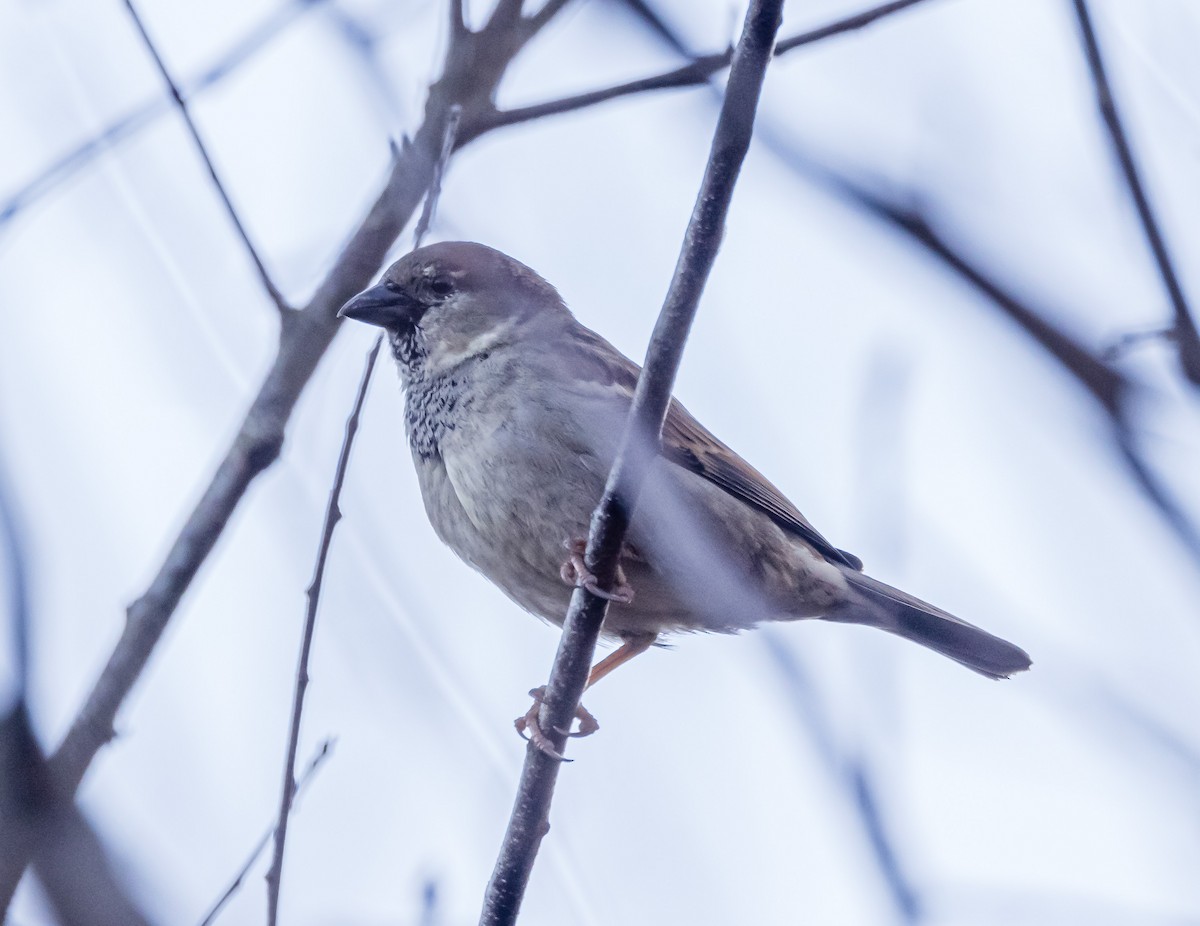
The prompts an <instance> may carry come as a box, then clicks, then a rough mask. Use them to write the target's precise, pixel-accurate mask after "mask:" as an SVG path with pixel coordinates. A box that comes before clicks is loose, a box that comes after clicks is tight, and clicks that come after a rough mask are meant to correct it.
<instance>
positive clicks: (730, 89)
mask: <svg viewBox="0 0 1200 926" xmlns="http://www.w3.org/2000/svg"><path fill="white" fill-rule="evenodd" d="M782 9H783V0H754V2H752V3H751V5H750V9H749V10H748V11H747V13H746V21H745V25H744V27H743V30H742V37H741V39H740V40H739V42H738V46H737V49H736V51H735V53H734V56H733V65H732V68H731V71H730V75H729V83H728V85H727V87H726V91H725V100H724V102H723V104H722V106H721V115H720V118H719V119H718V121H717V127H716V131H715V133H714V137H713V143H712V149H711V151H710V152H709V157H708V164H707V166H706V168H705V172H704V179H703V181H702V183H701V187H700V193H699V196H698V197H697V199H696V205H695V207H694V208H693V211H692V216H691V220H690V221H689V223H688V229H687V232H686V235H685V237H684V244H683V248H682V250H681V252H680V255H679V261H678V263H677V264H676V266H675V273H674V276H673V277H672V280H671V286H670V289H669V290H668V292H667V297H666V300H665V302H664V304H663V308H662V312H661V313H660V314H659V317H658V322H657V324H656V325H655V327H654V334H653V335H652V337H651V339H650V346H649V348H648V349H647V351H646V362H645V366H644V367H643V369H642V374H641V376H640V377H639V378H638V384H637V390H636V391H635V393H634V398H633V404H632V407H631V408H630V412H629V418H628V421H627V423H626V426H625V432H624V434H623V435H622V438H621V445H620V448H619V450H618V452H617V457H616V460H615V462H614V464H613V468H612V471H611V472H610V473H609V477H608V482H607V484H606V485H605V489H604V495H603V497H602V498H601V500H600V503H599V505H597V507H596V510H595V512H594V513H593V515H592V521H591V526H590V529H589V532H588V543H587V551H586V553H585V554H584V559H585V563H586V565H587V568H588V570H589V571H591V572H592V573H593V574H594V575H595V576H596V579H597V581H598V582H599V584H600V585H601V587H609V586H611V585H612V583H613V580H614V578H615V576H616V570H617V560H618V557H619V553H620V548H621V543H622V540H623V539H624V536H625V531H626V529H627V527H628V525H629V518H630V515H631V513H632V511H633V508H634V506H635V505H636V504H637V498H638V494H639V492H640V490H641V486H642V482H643V480H644V478H645V475H646V470H647V467H648V464H649V462H650V459H651V455H652V454H653V453H654V452H655V450H656V448H657V447H658V445H659V442H660V433H661V430H662V424H663V419H664V418H665V416H666V412H667V406H668V403H669V402H670V399H671V386H672V383H673V382H674V379H675V374H676V372H677V371H678V369H679V363H680V359H681V357H682V355H683V345H684V342H685V340H686V339H687V334H688V331H689V329H690V327H691V323H692V319H693V318H694V317H695V314H696V309H697V306H698V305H699V301H700V296H701V294H702V293H703V291H704V285H705V283H706V282H707V280H708V275H709V272H710V271H711V269H712V266H713V263H714V261H715V260H716V255H717V249H718V247H719V246H720V242H721V236H722V234H723V232H724V227H725V216H726V213H727V212H728V209H729V204H730V201H731V199H732V196H733V189H734V185H735V183H736V182H737V176H738V173H739V172H740V170H741V166H742V161H743V160H744V158H745V155H746V151H747V150H748V148H749V146H750V137H751V134H752V132H753V128H754V114H755V110H756V109H757V106H758V99H759V95H760V93H761V90H762V84H763V79H764V77H765V75H766V69H767V64H768V63H769V62H770V60H771V56H772V50H773V48H774V45H775V36H776V33H777V32H778V30H779V24H780V21H781V19H782ZM606 610H607V602H606V601H605V600H604V599H603V598H600V597H599V596H596V595H593V594H591V593H590V592H588V591H587V590H586V589H582V588H577V589H576V590H575V591H574V592H573V593H572V595H571V606H570V609H569V610H568V612H567V616H566V620H565V622H564V625H563V633H562V638H561V640H560V642H559V646H558V652H557V653H556V654H555V657H554V666H553V668H552V669H551V672H550V680H549V682H548V683H547V686H546V694H545V698H544V700H543V702H542V707H541V713H540V717H539V723H540V726H541V728H542V730H543V731H545V732H546V733H547V735H548V737H549V739H550V740H551V742H552V743H553V745H554V748H555V749H556V750H557V752H559V753H560V754H561V753H562V751H563V749H564V747H565V744H566V736H565V735H564V734H563V733H561V732H560V731H562V730H567V729H569V728H570V723H571V719H572V717H573V716H574V714H575V711H576V708H577V707H578V705H579V699H580V697H581V696H582V694H583V688H584V684H585V683H586V680H587V675H588V668H589V666H590V664H591V661H592V655H593V653H594V651H595V647H596V640H597V638H598V637H599V635H600V626H601V624H602V622H603V620H604V615H605V612H606ZM559 767H560V764H559V762H558V760H557V759H555V758H552V757H551V756H549V755H547V754H546V753H545V752H544V751H542V750H541V749H539V748H537V747H536V746H534V745H533V744H532V743H531V744H530V746H529V747H528V749H527V750H526V753H525V766H524V769H523V770H522V773H521V781H520V784H519V786H518V790H517V798H516V803H515V805H514V807H513V812H512V816H511V818H510V819H509V823H508V830H507V832H506V833H505V836H504V842H503V844H502V846H501V848H500V854H499V857H498V858H497V860H496V867H495V869H494V870H493V872H492V877H491V880H490V882H489V883H488V888H487V893H486V895H485V897H484V905H483V911H482V914H481V916H480V924H481V926H501V924H511V923H514V922H515V921H516V917H517V912H518V910H519V908H520V905H521V900H522V898H523V896H524V893H525V886H526V884H527V883H528V881H529V874H530V872H531V871H532V870H533V862H534V859H535V857H536V855H537V850H538V847H539V845H540V844H541V840H542V838H543V836H545V834H546V832H547V830H548V828H549V815H550V801H551V799H552V797H553V794H554V783H555V781H556V779H557V777H558V769H559Z"/></svg>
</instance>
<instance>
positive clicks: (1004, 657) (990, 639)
mask: <svg viewBox="0 0 1200 926" xmlns="http://www.w3.org/2000/svg"><path fill="white" fill-rule="evenodd" d="M844 575H845V576H846V580H847V581H848V582H849V583H850V587H851V588H852V589H854V591H855V592H856V593H857V594H856V595H855V596H854V598H855V600H853V601H852V602H850V603H848V604H846V605H844V606H843V607H842V608H840V609H839V610H837V611H834V612H831V613H829V614H828V615H826V618H827V619H828V620H835V621H845V622H847V623H852V624H866V625H867V626H870V627H878V628H880V629H881V630H886V631H887V632H888V633H894V634H896V636H898V637H904V639H906V640H912V641H913V642H914V643H919V644H921V645H922V646H924V647H927V648H928V649H931V650H933V651H934V652H935V653H941V654H942V655H943V656H948V657H949V658H951V659H953V660H954V661H955V662H957V663H960V664H961V665H964V666H966V667H967V668H968V669H974V670H975V671H976V672H978V673H979V674H980V675H986V676H987V677H988V678H1008V677H1009V676H1010V675H1012V674H1013V673H1014V672H1023V671H1025V670H1026V669H1028V668H1029V667H1030V665H1031V664H1032V663H1031V661H1030V659H1029V654H1028V653H1026V652H1025V651H1024V650H1023V649H1021V648H1020V647H1019V646H1015V645H1013V644H1012V643H1009V642H1008V641H1007V640H1002V639H1000V638H999V637H996V636H993V635H992V634H990V633H988V632H987V631H986V630H980V629H979V628H978V627H975V626H973V625H972V624H968V623H967V622H966V621H963V620H959V619H958V618H957V617H955V616H954V615H953V614H948V613H947V612H945V611H943V610H941V609H940V608H935V607H934V606H933V605H931V604H927V603H926V602H924V601H921V600H920V599H919V598H914V597H913V596H912V595H908V594H906V593H904V592H902V591H900V590H899V589H897V588H892V587H891V586H890V585H885V584H884V583H882V582H880V581H878V580H876V579H872V578H871V577H870V576H866V575H863V574H862V573H861V572H849V571H847V572H845V573H844Z"/></svg>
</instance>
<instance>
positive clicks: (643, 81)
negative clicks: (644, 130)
mask: <svg viewBox="0 0 1200 926" xmlns="http://www.w3.org/2000/svg"><path fill="white" fill-rule="evenodd" d="M921 2H923V0H893V2H891V3H884V4H882V5H880V6H877V7H873V8H872V9H870V10H866V11H865V12H862V13H857V14H855V15H854V16H848V17H846V18H844V19H839V20H836V21H834V22H832V23H829V24H828V25H825V26H821V27H820V28H818V29H812V30H809V31H808V32H802V33H800V34H798V35H794V36H792V37H791V38H788V39H784V40H783V41H781V42H780V43H779V44H778V45H776V46H775V52H774V53H775V54H776V55H782V54H784V53H785V52H789V51H792V50H793V49H795V48H801V47H803V46H805V45H810V44H812V43H813V42H819V41H821V40H822V39H827V38H830V37H832V36H835V35H841V34H843V33H846V32H853V31H854V30H856V29H862V28H863V27H865V26H869V25H870V24H871V23H873V22H875V21H876V20H878V19H882V18H883V17H885V16H889V15H891V14H892V13H899V12H900V11H901V10H904V9H907V8H908V7H910V6H915V5H916V4H918V3H921ZM550 5H551V4H547V6H550ZM654 21H655V22H657V23H658V26H659V28H660V29H662V28H663V27H662V24H661V22H660V21H658V20H657V19H656V20H654ZM660 34H663V33H661V32H660ZM665 34H667V35H669V34H670V33H669V32H667V33H665ZM675 47H676V48H677V49H679V48H681V46H680V45H678V44H676V46H675ZM732 60H733V49H728V50H726V51H723V52H718V53H716V54H712V55H703V56H701V57H698V58H694V59H693V60H692V61H690V62H689V63H688V64H685V65H683V66H682V67H678V68H675V69H674V70H671V71H667V72H665V73H663V74H656V75H654V76H652V77H642V78H639V79H638V80H631V81H628V82H626V83H623V84H616V85H615V86H612V87H605V88H603V89H601V90H591V91H588V92H587V93H580V94H576V95H574V96H568V97H563V98H561V99H558V100H550V101H548V102H546V103H536V104H534V105H532V106H522V107H518V108H517V109H506V110H493V111H492V112H490V113H488V114H486V115H485V116H483V117H482V118H481V119H479V120H477V121H476V122H474V123H473V124H472V131H471V132H469V133H468V132H464V133H463V136H462V139H461V142H460V144H464V145H465V144H466V143H467V142H468V141H471V140H472V139H474V138H475V137H476V136H477V135H478V134H481V133H483V132H486V131H490V130H491V129H498V128H502V127H504V126H510V125H519V124H520V123H522V122H529V121H530V120H532V119H541V118H543V117H545V116H557V115H561V114H563V113H569V112H575V111H576V110H580V109H586V108H587V107H589V106H595V105H597V104H598V103H606V102H608V101H609V100H615V99H619V98H620V97H623V96H631V95H632V94H635V93H647V92H650V91H654V90H665V89H668V88H671V87H699V86H703V85H705V84H707V83H708V81H709V78H711V77H712V76H713V75H714V74H716V73H718V72H720V71H723V70H725V68H727V67H729V64H730V62H731V61H732Z"/></svg>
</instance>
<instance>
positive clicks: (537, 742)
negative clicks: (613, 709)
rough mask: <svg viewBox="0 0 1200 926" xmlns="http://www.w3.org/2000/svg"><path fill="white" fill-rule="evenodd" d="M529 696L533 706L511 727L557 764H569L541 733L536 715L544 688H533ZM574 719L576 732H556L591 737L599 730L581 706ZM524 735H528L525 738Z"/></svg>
mask: <svg viewBox="0 0 1200 926" xmlns="http://www.w3.org/2000/svg"><path fill="white" fill-rule="evenodd" d="M529 696H530V697H531V698H533V705H532V706H531V707H530V708H529V710H528V711H526V712H525V713H524V714H523V715H522V716H520V717H518V718H517V719H516V720H514V721H513V726H514V727H516V728H517V733H519V734H520V735H521V738H522V739H525V740H528V741H529V742H531V743H533V745H534V746H536V747H537V748H538V749H540V750H541V751H542V752H544V753H545V754H546V755H548V756H549V757H550V758H551V759H557V760H558V761H559V762H570V761H571V760H570V759H568V758H567V757H566V756H564V755H563V754H562V753H561V752H559V751H558V750H557V749H555V748H554V744H553V743H552V742H550V739H549V738H548V737H547V736H546V734H545V733H543V732H542V725H541V722H540V721H539V720H538V713H539V711H540V710H541V707H542V702H543V701H544V700H545V699H546V686H545V685H542V686H541V687H539V688H534V689H533V690H532V691H530V692H529ZM575 719H576V720H578V721H579V729H578V730H574V731H572V730H559V731H558V732H559V733H561V734H562V735H563V736H591V735H592V734H593V733H595V732H596V731H597V730H599V729H600V724H599V723H597V722H596V718H595V717H593V716H592V714H591V712H590V711H588V709H587V708H586V707H584V706H583V705H582V704H580V705H579V706H578V707H577V708H575ZM526 733H528V734H529V735H528V736H526V735H525V734H526Z"/></svg>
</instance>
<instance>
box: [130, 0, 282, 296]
mask: <svg viewBox="0 0 1200 926" xmlns="http://www.w3.org/2000/svg"><path fill="white" fill-rule="evenodd" d="M125 8H126V9H127V10H129V15H130V17H131V18H132V19H133V24H134V25H135V26H136V27H137V31H138V34H139V35H140V36H141V37H142V42H143V44H145V46H146V50H147V51H148V52H150V57H151V58H153V59H154V64H155V66H156V67H157V68H158V73H159V74H161V75H162V79H163V82H164V83H165V84H166V85H167V90H168V91H169V92H170V94H171V99H173V100H174V101H175V106H176V108H177V109H178V110H179V115H180V116H182V117H183V122H184V125H186V126H187V130H188V134H190V135H191V136H192V141H193V142H194V143H195V145H196V150H197V151H198V152H199V153H200V159H201V160H202V161H204V166H205V167H206V168H207V169H208V175H209V177H211V178H212V182H213V186H215V187H216V189H217V194H218V195H219V196H220V197H221V202H223V203H224V204H225V211H226V212H228V213H229V219H230V221H231V222H232V223H233V227H234V229H235V230H236V231H237V233H238V237H239V238H241V239H242V244H244V245H245V246H246V252H247V253H248V254H249V255H250V259H251V260H252V261H253V262H254V268H255V270H257V271H258V277H259V280H260V281H261V282H262V285H263V288H264V289H265V290H266V291H267V295H268V296H270V297H271V301H272V302H274V303H275V308H277V309H278V310H279V311H280V313H285V312H289V311H291V307H290V306H289V305H288V304H287V302H286V300H284V298H283V294H282V293H280V292H279V290H278V289H277V288H276V286H275V284H274V282H272V280H271V275H270V274H269V273H267V268H266V266H265V265H264V264H263V262H262V258H261V257H259V256H258V251H257V250H255V248H254V243H253V242H252V241H251V240H250V236H249V235H248V234H247V233H246V228H245V226H244V225H242V220H241V218H240V217H239V216H238V213H237V209H235V208H234V206H233V201H232V200H230V198H229V194H228V193H227V192H226V190H225V185H224V184H223V183H221V178H220V176H219V175H218V174H217V168H216V167H215V166H214V165H213V162H212V158H210V157H209V156H208V149H207V148H206V147H205V145H204V140H203V139H202V138H201V137H200V132H199V130H198V129H197V128H196V123H195V121H194V120H193V119H192V114H191V112H190V111H189V110H188V105H187V101H186V100H185V99H184V97H183V94H182V93H181V92H180V90H179V87H178V86H177V85H176V83H175V81H174V80H173V79H172V78H171V72H170V71H168V70H167V65H166V63H165V62H164V61H163V59H162V55H160V54H159V53H158V48H157V47H156V46H155V44H154V41H153V39H151V38H150V34H149V33H148V32H147V31H146V26H145V24H144V23H143V22H142V18H141V17H140V16H139V15H138V12H137V9H136V8H135V7H134V5H133V0H125Z"/></svg>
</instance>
